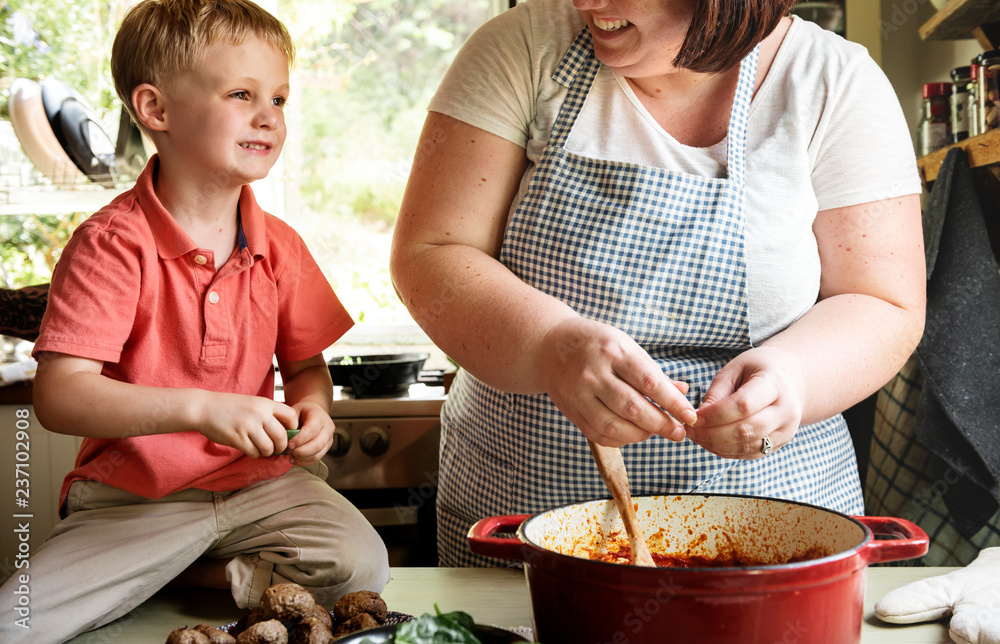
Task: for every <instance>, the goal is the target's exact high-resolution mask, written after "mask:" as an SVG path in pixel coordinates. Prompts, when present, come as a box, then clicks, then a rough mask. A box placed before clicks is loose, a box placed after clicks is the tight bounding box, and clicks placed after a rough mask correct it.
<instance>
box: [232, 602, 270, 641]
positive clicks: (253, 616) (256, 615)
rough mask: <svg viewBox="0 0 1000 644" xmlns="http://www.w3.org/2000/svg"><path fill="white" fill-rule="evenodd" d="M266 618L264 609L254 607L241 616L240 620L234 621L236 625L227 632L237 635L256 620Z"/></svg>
mask: <svg viewBox="0 0 1000 644" xmlns="http://www.w3.org/2000/svg"><path fill="white" fill-rule="evenodd" d="M268 619H269V618H268V617H267V616H266V615H264V609H262V608H255V609H253V610H252V611H250V612H249V613H247V614H246V615H244V616H243V617H241V618H240V620H239V621H238V622H236V626H233V628H232V630H230V631H229V632H230V634H232V636H233V637H239V635H240V633H242V632H243V631H245V630H247V629H248V628H250V627H251V626H253V625H254V624H256V623H257V622H266V621H267V620H268Z"/></svg>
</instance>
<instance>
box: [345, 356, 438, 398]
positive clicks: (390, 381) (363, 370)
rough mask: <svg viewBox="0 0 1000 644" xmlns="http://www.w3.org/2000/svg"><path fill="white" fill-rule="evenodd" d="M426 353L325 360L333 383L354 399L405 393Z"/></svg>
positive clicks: (416, 374) (415, 378) (425, 358)
mask: <svg viewBox="0 0 1000 644" xmlns="http://www.w3.org/2000/svg"><path fill="white" fill-rule="evenodd" d="M429 357H430V356H429V355H428V354H426V353H402V354H381V355H370V356H338V357H335V358H331V359H330V360H329V361H328V362H327V366H328V367H329V368H330V377H331V378H333V384H334V385H339V386H341V387H343V388H344V390H345V391H346V392H348V393H351V394H353V395H355V396H356V397H358V398H364V397H375V396H391V395H394V394H401V393H404V392H406V391H407V390H408V389H409V388H410V385H412V384H413V383H415V382H417V380H418V379H419V377H420V370H421V369H422V368H423V366H424V362H425V361H426V360H427V358H429Z"/></svg>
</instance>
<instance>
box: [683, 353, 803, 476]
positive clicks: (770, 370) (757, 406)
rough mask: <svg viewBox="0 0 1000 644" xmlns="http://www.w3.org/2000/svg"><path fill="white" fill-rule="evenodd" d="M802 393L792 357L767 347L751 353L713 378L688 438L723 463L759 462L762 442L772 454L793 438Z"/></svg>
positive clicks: (728, 365)
mask: <svg viewBox="0 0 1000 644" xmlns="http://www.w3.org/2000/svg"><path fill="white" fill-rule="evenodd" d="M804 391H805V387H804V383H803V376H802V367H801V365H800V363H799V361H798V360H797V359H796V358H795V356H794V355H792V354H791V353H789V352H788V351H785V350H782V349H777V348H771V347H767V346H763V347H759V348H755V349H750V350H749V351H746V352H744V353H742V354H740V355H739V356H737V357H736V358H735V359H734V360H732V361H731V362H730V363H729V364H727V365H726V366H725V367H723V368H722V369H721V370H720V371H719V373H718V374H716V376H715V379H714V380H713V381H712V385H711V386H710V387H709V388H708V391H707V392H706V393H705V397H704V399H703V400H702V404H701V406H700V407H699V408H698V421H697V422H696V423H695V424H694V426H693V427H690V428H688V431H687V436H688V438H690V439H691V440H692V441H694V442H695V443H698V444H699V445H701V446H702V447H704V448H705V449H707V450H708V451H710V452H712V453H713V454H716V455H718V456H721V457H723V458H742V459H755V458H761V457H763V456H765V454H764V453H763V452H762V451H761V449H762V447H763V445H764V437H765V436H766V437H767V438H768V439H770V441H771V443H772V445H773V448H774V449H778V448H780V447H781V446H782V445H784V444H785V443H787V442H789V441H791V440H792V437H793V436H795V432H796V431H797V430H798V428H799V424H800V422H801V420H802V409H803V397H804Z"/></svg>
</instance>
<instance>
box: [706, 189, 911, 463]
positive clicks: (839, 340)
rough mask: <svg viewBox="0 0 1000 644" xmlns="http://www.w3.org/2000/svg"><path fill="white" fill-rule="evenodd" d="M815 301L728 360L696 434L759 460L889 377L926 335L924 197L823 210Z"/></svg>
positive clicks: (709, 445)
mask: <svg viewBox="0 0 1000 644" xmlns="http://www.w3.org/2000/svg"><path fill="white" fill-rule="evenodd" d="M813 231H814V232H815V235H816V240H817V243H818V245H819V255H820V262H821V267H822V273H821V278H820V293H819V299H818V301H817V302H816V304H815V306H813V307H812V308H811V309H810V310H809V311H807V312H806V314H805V315H803V316H802V317H801V318H799V320H797V321H796V322H795V323H794V324H792V325H791V326H789V327H788V328H787V329H785V330H784V331H782V332H781V333H778V334H776V335H775V336H773V337H772V338H770V339H768V340H767V341H765V342H763V343H761V345H760V346H759V347H758V348H755V349H751V350H749V351H747V352H745V353H744V354H742V355H741V356H739V357H738V358H737V359H736V360H734V361H733V362H732V363H730V364H729V365H727V366H726V367H725V368H723V369H722V371H720V372H719V375H718V376H717V377H716V380H715V382H713V384H712V386H711V388H710V389H709V391H708V392H707V394H706V396H705V403H704V404H703V405H702V407H701V408H700V409H699V410H698V417H699V422H698V423H697V425H696V427H695V428H694V429H692V430H690V431H689V433H688V435H689V436H690V437H691V439H692V440H694V441H696V442H698V443H699V444H701V445H702V446H704V447H705V448H706V449H709V450H710V451H712V452H715V453H716V454H719V455H720V456H729V457H741V458H742V457H750V458H752V457H756V456H759V455H760V453H759V448H760V445H761V441H762V439H763V437H764V436H770V437H771V440H772V441H773V442H774V445H775V447H778V446H780V445H783V444H784V443H787V442H788V441H790V440H791V439H792V436H794V434H795V431H796V429H797V428H798V426H799V425H804V424H809V423H813V422H817V421H820V420H823V419H826V418H829V417H830V416H833V415H834V414H837V413H839V412H841V411H843V410H844V409H847V408H848V407H850V406H851V405H853V404H855V403H857V402H859V401H861V400H863V399H864V398H866V397H867V396H869V395H870V394H871V393H873V392H874V391H876V390H877V389H878V388H879V387H881V386H882V385H883V384H885V383H886V382H888V381H889V380H890V379H891V378H892V376H893V375H894V374H896V372H897V371H899V368H900V367H901V366H902V365H903V363H904V362H906V359H907V358H908V357H909V356H910V355H911V354H912V352H913V350H914V349H915V348H916V346H917V343H918V342H919V341H920V336H921V335H922V334H923V325H924V305H925V300H926V275H925V260H924V248H923V232H922V228H921V222H920V201H919V196H917V195H911V196H907V197H900V198H894V199H886V200H883V201H876V202H872V203H867V204H861V205H857V206H851V207H847V208H837V209H833V210H827V211H823V212H820V213H819V214H818V215H817V217H816V221H815V223H814V225H813Z"/></svg>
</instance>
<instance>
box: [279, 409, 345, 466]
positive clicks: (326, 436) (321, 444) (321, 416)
mask: <svg viewBox="0 0 1000 644" xmlns="http://www.w3.org/2000/svg"><path fill="white" fill-rule="evenodd" d="M295 410H296V411H298V414H299V433H298V434H296V435H295V436H294V437H293V438H292V440H290V441H288V454H289V455H290V456H291V457H292V458H291V461H292V465H302V466H306V465H311V464H313V463H315V462H316V461H318V460H319V459H321V458H323V455H324V454H326V453H327V452H328V451H329V450H330V448H331V447H333V429H334V424H333V419H331V418H330V414H329V412H327V411H326V410H325V409H323V407H322V406H320V405H317V404H315V403H309V402H305V403H300V404H298V405H295Z"/></svg>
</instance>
